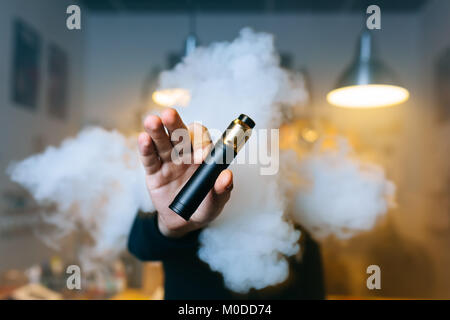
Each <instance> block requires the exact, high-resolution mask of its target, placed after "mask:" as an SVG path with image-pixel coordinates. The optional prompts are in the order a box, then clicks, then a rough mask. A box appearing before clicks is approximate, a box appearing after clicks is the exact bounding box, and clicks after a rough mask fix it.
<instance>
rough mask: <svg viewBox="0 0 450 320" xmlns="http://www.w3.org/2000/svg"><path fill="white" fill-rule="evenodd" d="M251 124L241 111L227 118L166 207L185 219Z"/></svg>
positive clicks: (238, 148) (250, 120)
mask: <svg viewBox="0 0 450 320" xmlns="http://www.w3.org/2000/svg"><path fill="white" fill-rule="evenodd" d="M254 126H255V122H253V120H252V119H250V118H249V117H248V116H246V115H245V114H241V115H240V116H239V117H238V118H237V119H236V120H234V121H233V122H231V124H230V125H229V126H228V128H227V130H225V132H224V133H223V135H222V137H221V138H220V139H219V141H217V142H216V144H215V145H214V148H213V149H212V150H211V152H210V153H209V154H208V156H207V157H206V159H205V160H204V161H203V163H202V164H201V165H200V166H199V167H198V168H197V170H196V171H195V172H194V174H193V175H192V177H191V178H190V179H189V180H188V181H187V182H186V184H185V185H184V186H183V188H182V189H181V190H180V192H179V193H178V194H177V195H176V197H175V199H174V200H173V201H172V203H171V204H170V205H169V208H170V209H172V210H173V211H174V212H175V213H177V214H178V215H179V216H181V217H182V218H183V219H185V220H186V221H187V220H189V218H190V217H191V216H192V214H193V213H194V212H195V210H197V208H198V206H199V205H200V203H202V201H203V199H204V198H205V197H206V195H207V194H208V192H209V191H210V190H211V189H212V187H213V186H214V183H215V182H216V179H217V177H218V176H219V174H220V173H221V172H222V171H223V170H225V169H226V168H227V167H228V166H229V165H230V163H231V162H232V161H233V159H234V158H235V157H236V155H237V153H238V152H239V150H240V149H241V148H242V147H243V146H244V144H245V142H246V141H247V140H248V138H250V134H251V131H252V128H253V127H254Z"/></svg>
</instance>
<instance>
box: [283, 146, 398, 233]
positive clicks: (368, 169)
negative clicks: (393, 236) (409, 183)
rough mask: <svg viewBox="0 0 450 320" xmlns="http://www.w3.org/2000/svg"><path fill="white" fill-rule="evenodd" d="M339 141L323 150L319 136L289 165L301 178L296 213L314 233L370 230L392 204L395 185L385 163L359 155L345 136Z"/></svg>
mask: <svg viewBox="0 0 450 320" xmlns="http://www.w3.org/2000/svg"><path fill="white" fill-rule="evenodd" d="M336 142H337V143H336V144H337V148H334V149H325V150H322V148H321V141H318V142H317V143H316V145H315V147H314V148H313V150H312V152H311V153H309V154H306V155H304V156H302V158H301V159H300V161H298V160H297V161H296V163H295V164H294V165H293V166H291V170H292V171H296V172H297V174H298V177H299V179H298V180H299V181H300V184H299V185H297V192H296V195H295V200H294V210H293V219H294V220H295V221H296V222H297V223H299V224H301V225H302V226H303V227H304V228H305V229H306V230H308V231H309V232H310V233H311V234H312V235H313V237H314V238H316V239H324V238H326V237H328V236H330V235H334V236H336V237H338V238H340V239H346V238H350V237H352V236H354V235H356V234H357V233H360V232H362V231H367V230H370V229H372V228H373V227H374V226H375V223H376V222H377V220H378V218H380V217H381V216H382V215H384V214H385V213H386V212H387V210H388V208H389V207H392V206H393V205H394V195H395V185H394V184H393V183H392V182H391V181H388V180H387V179H386V177H385V175H384V170H383V168H382V167H380V166H378V165H375V164H371V163H365V162H362V161H360V160H359V159H357V158H356V157H355V155H354V154H353V150H352V148H351V146H350V145H349V143H348V141H347V140H346V139H344V138H337V141H336ZM292 171H291V174H292Z"/></svg>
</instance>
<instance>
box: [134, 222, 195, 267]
mask: <svg viewBox="0 0 450 320" xmlns="http://www.w3.org/2000/svg"><path fill="white" fill-rule="evenodd" d="M199 233H200V230H197V231H194V232H190V233H188V234H187V235H186V236H184V237H182V238H176V239H175V238H168V237H166V236H164V235H163V234H162V233H161V232H160V231H159V228H158V219H157V215H156V214H153V215H150V214H138V215H137V216H136V218H135V220H134V222H133V226H132V227H131V232H130V235H129V238H128V250H129V251H130V252H131V253H132V254H133V255H134V256H136V257H137V258H138V259H139V260H143V261H154V260H165V259H167V258H171V257H174V256H176V255H178V254H179V253H182V252H185V251H186V250H188V249H189V250H193V249H194V250H195V249H196V248H197V247H198V235H199Z"/></svg>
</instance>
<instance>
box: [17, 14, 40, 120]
mask: <svg viewBox="0 0 450 320" xmlns="http://www.w3.org/2000/svg"><path fill="white" fill-rule="evenodd" d="M13 41H14V43H13V58H12V59H13V61H12V81H11V84H12V101H13V102H14V103H15V105H17V106H20V107H23V108H26V109H29V110H32V111H34V110H36V109H37V107H38V96H39V88H40V60H41V55H42V39H41V36H40V35H39V33H38V32H37V31H36V30H35V29H34V28H33V27H31V26H30V25H28V24H27V23H26V22H24V21H23V20H21V19H18V18H16V19H15V20H14V22H13Z"/></svg>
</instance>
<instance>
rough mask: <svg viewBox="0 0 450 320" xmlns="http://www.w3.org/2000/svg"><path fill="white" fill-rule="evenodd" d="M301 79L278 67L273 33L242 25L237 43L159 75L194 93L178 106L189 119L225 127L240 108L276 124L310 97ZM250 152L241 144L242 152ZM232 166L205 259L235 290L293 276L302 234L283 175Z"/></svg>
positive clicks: (205, 241)
mask: <svg viewBox="0 0 450 320" xmlns="http://www.w3.org/2000/svg"><path fill="white" fill-rule="evenodd" d="M296 80H298V79H296ZM295 84H297V86H294V82H293V81H292V78H291V77H290V74H289V73H288V72H286V71H285V70H283V69H281V68H280V67H279V57H278V55H277V54H276V51H275V48H274V43H273V37H272V36H271V35H270V34H266V33H255V32H253V31H252V30H250V29H243V30H242V31H241V33H240V35H239V37H238V38H237V39H236V40H234V41H233V42H221V43H215V44H212V45H211V46H209V47H207V48H198V49H197V50H195V51H194V52H193V53H192V54H191V55H189V56H188V57H187V58H185V59H184V61H183V62H182V63H180V64H179V65H177V66H176V67H175V69H174V70H172V71H166V72H163V73H162V74H161V78H160V87H161V88H171V87H176V88H186V89H189V91H190V92H191V95H192V98H191V101H190V104H189V106H188V107H187V108H179V110H178V111H179V112H180V114H181V116H182V118H183V119H185V120H186V121H187V122H190V121H199V120H200V121H201V122H202V123H203V124H204V125H206V126H207V127H208V128H215V129H220V130H221V131H223V130H224V129H225V128H226V127H227V126H228V124H229V123H230V121H231V120H232V119H235V118H236V117H237V116H238V115H239V114H240V113H245V114H248V115H249V116H250V117H251V118H252V119H253V120H254V121H255V123H256V129H257V128H277V127H278V126H279V124H280V119H279V116H280V112H278V111H279V107H281V105H282V104H283V105H284V106H287V105H292V104H295V103H300V102H302V101H304V100H305V99H306V92H305V90H304V87H303V83H302V82H299V81H297V82H296V83H295ZM250 139H256V137H251V138H250ZM244 156H245V152H244V150H242V151H241V152H240V154H239V155H238V157H244ZM231 169H232V170H233V171H234V173H235V174H234V185H235V189H234V190H233V195H232V197H231V200H230V201H229V203H228V204H227V205H226V207H225V209H224V210H223V212H222V214H221V215H220V217H219V218H218V219H217V220H216V221H214V222H213V223H212V224H211V226H209V227H208V228H207V229H206V230H204V231H203V232H202V234H201V237H200V243H201V247H200V251H199V257H200V258H201V259H202V260H203V261H205V262H207V263H208V264H209V265H210V267H211V268H212V269H213V270H215V271H220V272H221V273H222V274H223V276H224V279H225V283H226V285H227V286H228V287H229V288H230V289H232V290H234V291H237V292H247V291H248V290H249V289H251V288H256V289H260V288H264V287H266V286H268V285H273V284H277V283H280V282H282V281H283V280H285V279H286V278H287V276H288V263H287V261H286V256H291V255H293V254H295V253H296V252H297V251H298V249H299V246H298V244H297V241H298V239H299V237H300V232H299V231H297V230H295V229H294V228H293V227H292V226H291V225H290V224H289V223H288V222H286V221H285V220H284V217H283V213H284V209H285V208H284V205H285V203H284V198H283V196H282V195H280V194H278V192H277V190H278V186H277V181H276V180H277V177H276V176H275V175H272V176H262V175H261V174H260V171H259V168H258V167H257V166H252V165H242V164H236V165H233V166H232V167H231Z"/></svg>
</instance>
